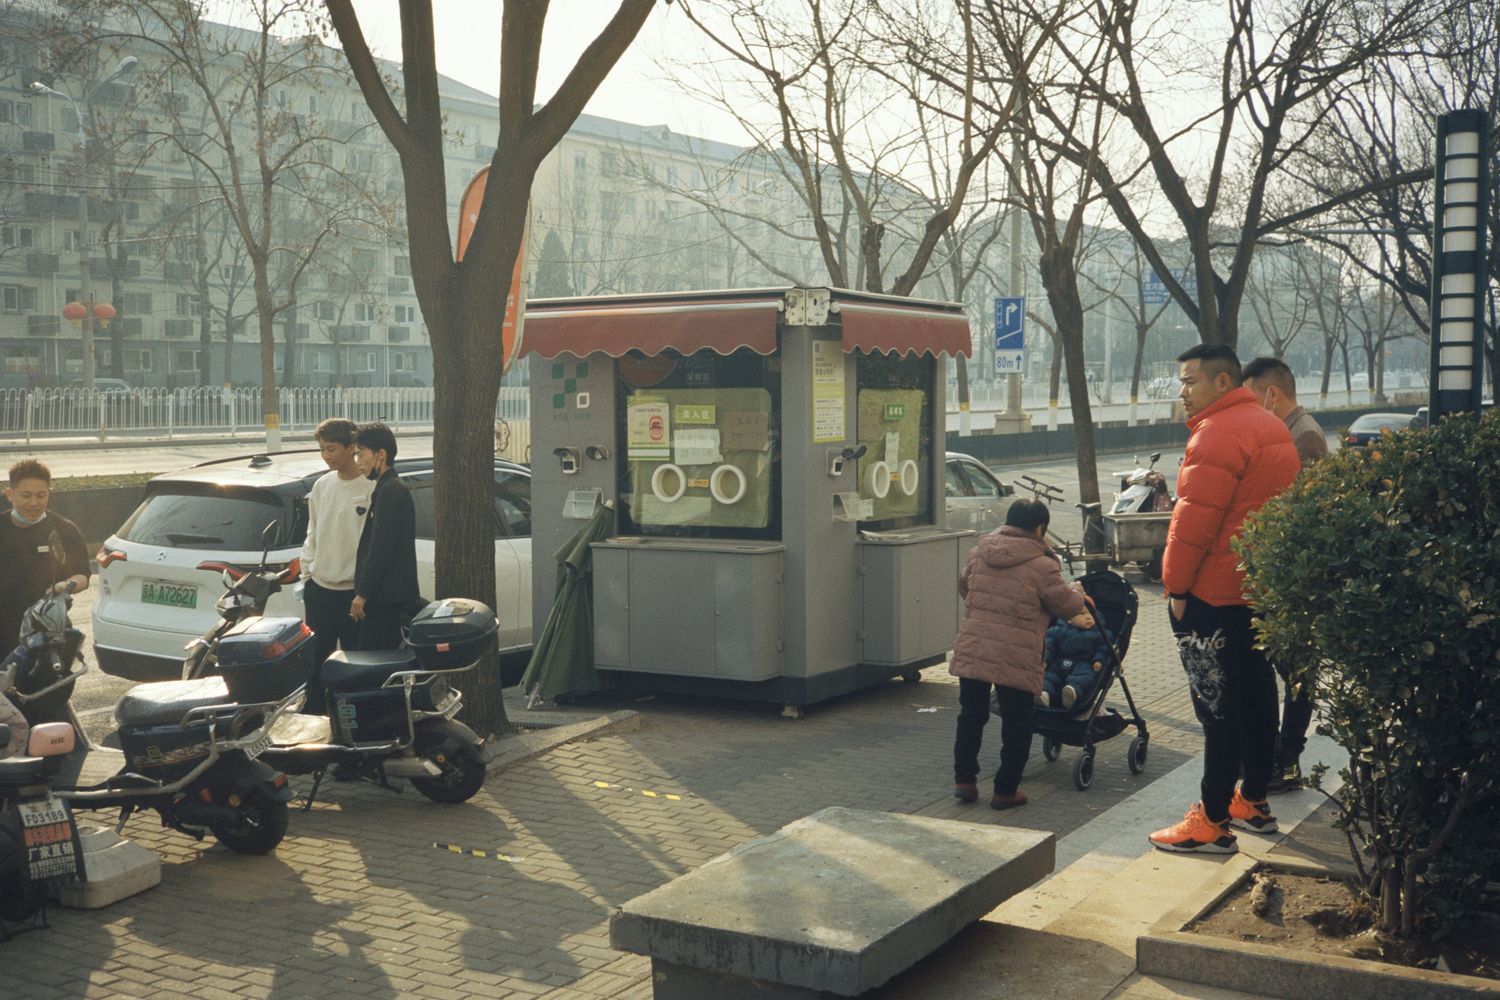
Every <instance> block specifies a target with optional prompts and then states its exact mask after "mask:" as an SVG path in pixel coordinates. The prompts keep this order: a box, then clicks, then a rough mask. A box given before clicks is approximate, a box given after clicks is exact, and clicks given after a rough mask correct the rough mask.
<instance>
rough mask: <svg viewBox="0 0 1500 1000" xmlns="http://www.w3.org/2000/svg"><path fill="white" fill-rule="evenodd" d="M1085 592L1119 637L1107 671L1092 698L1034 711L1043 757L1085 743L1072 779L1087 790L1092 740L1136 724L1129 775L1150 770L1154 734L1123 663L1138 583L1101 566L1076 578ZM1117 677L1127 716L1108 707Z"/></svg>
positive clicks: (1112, 646) (1091, 772) (1111, 649)
mask: <svg viewBox="0 0 1500 1000" xmlns="http://www.w3.org/2000/svg"><path fill="white" fill-rule="evenodd" d="M1078 583H1079V585H1080V586H1082V587H1083V591H1084V593H1086V594H1088V595H1089V597H1091V598H1092V599H1093V601H1094V607H1093V609H1092V610H1093V613H1094V616H1095V619H1096V620H1097V621H1099V622H1102V623H1103V625H1104V626H1105V627H1106V628H1108V629H1109V631H1110V632H1111V633H1113V634H1114V636H1115V641H1114V642H1113V643H1107V645H1108V647H1109V654H1108V655H1107V656H1106V658H1105V659H1106V662H1105V664H1104V669H1103V672H1102V673H1101V674H1100V676H1099V678H1098V680H1097V682H1096V683H1095V684H1094V690H1093V693H1092V694H1091V695H1090V696H1089V698H1088V700H1087V701H1085V702H1082V703H1079V704H1075V705H1074V706H1073V707H1072V708H1041V707H1038V708H1037V710H1036V717H1035V718H1036V723H1035V729H1036V733H1037V735H1039V736H1041V737H1042V756H1043V757H1045V758H1046V759H1047V760H1049V761H1054V760H1057V758H1058V757H1059V756H1061V755H1062V748H1063V747H1064V746H1070V747H1083V753H1082V754H1081V755H1080V756H1079V758H1078V761H1077V763H1076V764H1074V765H1073V784H1074V785H1075V786H1077V788H1078V790H1079V791H1080V792H1081V791H1084V790H1086V789H1087V788H1088V787H1089V786H1090V785H1092V784H1093V783H1094V744H1095V743H1099V742H1101V741H1103V740H1108V739H1113V738H1114V737H1116V736H1118V735H1120V733H1122V732H1124V731H1125V728H1126V727H1127V726H1134V727H1135V729H1136V737H1135V739H1133V740H1131V741H1130V749H1129V750H1128V751H1127V755H1126V758H1125V763H1126V764H1127V766H1129V768H1130V773H1131V774H1140V773H1141V772H1142V771H1144V770H1145V769H1146V751H1147V747H1148V746H1149V744H1150V736H1149V735H1148V734H1147V732H1146V720H1144V719H1142V718H1141V714H1140V712H1138V711H1137V710H1136V707H1135V699H1133V698H1131V697H1130V688H1129V686H1128V685H1126V683H1125V677H1124V674H1123V673H1122V665H1123V663H1124V660H1125V653H1126V651H1127V650H1128V649H1129V648H1130V633H1131V631H1132V630H1133V629H1134V628H1135V619H1136V614H1137V611H1138V610H1139V605H1140V602H1139V600H1138V599H1137V597H1136V594H1135V588H1134V587H1132V586H1131V585H1130V584H1129V583H1127V582H1126V581H1125V578H1124V577H1122V576H1120V575H1119V574H1118V573H1113V572H1111V571H1109V570H1107V569H1106V570H1099V571H1097V572H1094V573H1087V574H1085V575H1084V576H1081V577H1079V578H1078ZM1116 679H1118V680H1119V682H1120V690H1121V691H1122V692H1124V694H1125V703H1126V704H1127V705H1129V706H1130V716H1129V717H1128V718H1127V717H1125V716H1123V715H1121V714H1120V713H1119V711H1118V710H1117V709H1115V708H1106V707H1105V705H1104V699H1105V696H1106V695H1108V694H1109V689H1110V686H1111V685H1112V684H1113V682H1114V681H1115V680H1116Z"/></svg>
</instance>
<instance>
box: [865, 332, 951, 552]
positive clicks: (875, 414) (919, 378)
mask: <svg viewBox="0 0 1500 1000" xmlns="http://www.w3.org/2000/svg"><path fill="white" fill-rule="evenodd" d="M932 368H933V363H932V360H931V359H930V358H923V357H915V356H906V357H901V356H898V355H896V354H860V355H858V369H857V378H858V385H859V387H860V388H859V415H858V420H859V423H858V426H857V430H856V434H857V436H858V440H859V443H860V444H862V445H864V446H865V454H864V457H863V458H861V459H860V461H859V495H860V496H861V497H863V498H865V499H867V500H870V501H871V502H872V503H873V505H874V516H873V517H871V518H870V519H869V520H867V521H862V522H860V526H861V527H863V528H872V529H876V530H884V529H889V528H903V527H910V526H912V525H917V524H931V523H932V488H931V484H929V483H928V482H927V481H926V480H927V473H928V471H929V470H930V469H931V468H932V426H931V420H930V414H929V411H928V407H929V406H930V405H931V399H932Z"/></svg>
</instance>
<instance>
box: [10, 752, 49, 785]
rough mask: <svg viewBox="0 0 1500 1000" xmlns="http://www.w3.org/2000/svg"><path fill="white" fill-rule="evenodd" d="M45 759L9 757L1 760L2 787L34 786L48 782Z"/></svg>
mask: <svg viewBox="0 0 1500 1000" xmlns="http://www.w3.org/2000/svg"><path fill="white" fill-rule="evenodd" d="M46 766H47V759H46V758H45V757H7V758H5V759H4V760H0V785H9V786H12V787H14V786H16V785H34V784H37V783H39V782H42V781H46V780H47V772H46Z"/></svg>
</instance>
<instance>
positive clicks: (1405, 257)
mask: <svg viewBox="0 0 1500 1000" xmlns="http://www.w3.org/2000/svg"><path fill="white" fill-rule="evenodd" d="M1340 96H1341V99H1340V100H1338V101H1326V102H1324V106H1325V109H1326V119H1325V127H1324V128H1323V129H1322V131H1321V132H1320V133H1319V134H1318V136H1317V137H1316V139H1315V141H1314V142H1312V143H1310V144H1309V145H1308V146H1307V148H1306V150H1305V155H1302V156H1299V157H1297V158H1296V159H1294V160H1293V161H1292V162H1291V163H1290V164H1289V166H1290V167H1291V168H1292V169H1291V174H1292V176H1293V177H1294V178H1295V181H1296V182H1297V184H1298V185H1300V187H1301V189H1302V192H1303V195H1302V196H1303V197H1304V198H1305V199H1307V200H1319V199H1328V198H1330V197H1331V196H1332V195H1333V194H1334V193H1335V192H1338V191H1345V190H1359V191H1362V192H1363V193H1362V194H1361V196H1360V197H1358V198H1356V199H1352V200H1349V201H1347V202H1345V203H1343V204H1341V205H1339V206H1338V208H1337V209H1336V210H1335V211H1332V212H1330V213H1328V214H1327V215H1326V216H1324V217H1322V218H1320V219H1317V220H1316V221H1315V223H1314V224H1312V225H1309V226H1305V227H1300V229H1301V231H1302V233H1303V234H1304V235H1305V236H1306V237H1307V238H1309V239H1313V240H1317V241H1319V242H1321V243H1323V244H1325V245H1327V246H1329V247H1331V248H1333V249H1335V250H1336V251H1337V252H1339V253H1342V254H1344V255H1345V256H1346V257H1347V258H1348V259H1349V261H1350V263H1351V264H1353V265H1354V266H1355V267H1357V268H1358V269H1359V270H1360V271H1361V272H1363V274H1364V275H1365V276H1366V277H1367V278H1368V280H1370V281H1374V282H1378V283H1379V284H1381V285H1383V286H1385V287H1386V288H1387V289H1388V290H1389V292H1390V294H1391V296H1392V299H1393V301H1394V302H1396V303H1397V304H1398V305H1399V306H1400V307H1401V308H1402V309H1403V310H1404V311H1405V313H1406V316H1407V318H1408V319H1409V320H1410V322H1411V323H1412V324H1414V325H1415V327H1416V329H1417V330H1419V331H1421V332H1423V333H1424V334H1425V333H1427V331H1428V327H1429V325H1430V323H1431V308H1432V303H1431V296H1432V215H1433V201H1432V185H1431V184H1430V183H1429V182H1428V181H1429V180H1430V177H1431V172H1432V165H1433V157H1434V151H1435V149H1436V145H1437V138H1436V124H1437V119H1438V118H1439V117H1440V116H1441V115H1443V114H1445V113H1447V112H1449V111H1453V110H1456V109H1459V108H1477V109H1479V110H1481V111H1484V112H1485V113H1486V114H1487V115H1488V116H1489V119H1490V121H1491V122H1495V121H1497V120H1500V7H1496V5H1495V4H1493V3H1489V2H1486V0H1465V2H1462V3H1457V4H1453V5H1451V6H1447V5H1445V7H1444V8H1443V11H1442V16H1440V17H1439V18H1438V19H1437V20H1436V21H1434V22H1433V23H1432V25H1431V26H1430V29H1429V31H1428V32H1427V34H1426V36H1425V37H1424V38H1423V40H1422V44H1421V46H1420V48H1419V49H1418V51H1416V52H1415V53H1413V54H1410V55H1406V56H1403V57H1402V58H1385V59H1381V60H1379V61H1377V62H1375V63H1373V64H1372V65H1371V66H1370V67H1369V72H1368V73H1367V74H1366V75H1365V76H1364V77H1363V78H1362V79H1361V80H1359V81H1358V84H1357V85H1356V86H1353V87H1351V88H1349V89H1348V90H1347V91H1346V92H1344V93H1343V94H1342V95H1340ZM1490 141H1491V144H1492V145H1491V149H1490V151H1489V156H1490V160H1491V162H1494V161H1495V158H1496V157H1497V155H1500V128H1496V127H1493V126H1492V128H1491V131H1490ZM1392 174H1408V175H1413V174H1414V175H1416V176H1418V177H1420V178H1421V181H1420V182H1415V183H1411V184H1406V185H1401V186H1396V187H1391V186H1383V185H1381V184H1379V183H1378V180H1379V179H1380V178H1382V177H1385V176H1389V175H1392ZM1490 185H1491V186H1490V190H1489V197H1488V202H1489V220H1488V222H1489V229H1490V232H1492V233H1500V170H1491V173H1490ZM1488 272H1489V274H1490V276H1491V280H1492V281H1493V280H1500V239H1495V240H1492V241H1491V243H1490V247H1489V261H1488ZM1486 326H1487V331H1488V332H1487V336H1486V342H1485V349H1486V353H1487V354H1488V356H1489V363H1490V371H1491V372H1494V371H1495V370H1496V362H1497V347H1500V342H1497V336H1500V334H1497V329H1496V324H1495V317H1494V315H1493V312H1491V315H1490V316H1489V317H1488V322H1487V324H1486Z"/></svg>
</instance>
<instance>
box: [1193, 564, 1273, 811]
mask: <svg viewBox="0 0 1500 1000" xmlns="http://www.w3.org/2000/svg"><path fill="white" fill-rule="evenodd" d="M1169 615H1170V612H1169ZM1253 616H1254V612H1253V611H1252V610H1251V609H1250V608H1248V607H1246V606H1244V605H1226V606H1223V607H1218V606H1215V605H1212V604H1208V603H1205V602H1204V601H1201V600H1199V599H1198V598H1196V597H1194V596H1192V595H1191V594H1189V595H1188V598H1187V608H1186V609H1185V610H1184V612H1183V615H1182V617H1181V618H1180V619H1179V618H1175V617H1173V618H1172V633H1173V635H1175V636H1176V637H1177V652H1178V655H1180V656H1181V657H1182V667H1183V669H1184V670H1185V671H1187V677H1188V688H1189V690H1190V691H1191V692H1192V698H1193V711H1194V713H1195V714H1196V715H1197V716H1198V721H1199V722H1200V723H1202V725H1203V783H1202V786H1201V788H1202V794H1203V811H1204V812H1205V813H1206V814H1207V815H1208V818H1209V819H1211V820H1216V821H1222V820H1225V819H1228V818H1229V800H1230V799H1231V798H1232V797H1233V795H1234V783H1235V779H1236V778H1237V777H1239V776H1240V774H1241V773H1243V774H1244V783H1243V785H1242V786H1241V789H1240V791H1241V792H1242V793H1243V794H1244V796H1245V798H1247V799H1250V800H1251V801H1252V802H1257V801H1260V800H1261V799H1264V798H1265V797H1266V786H1267V785H1268V784H1269V783H1270V780H1271V769H1272V763H1273V761H1274V758H1275V754H1276V702H1277V697H1276V677H1275V674H1274V673H1273V672H1272V670H1271V665H1270V663H1268V662H1267V661H1266V657H1265V654H1264V653H1262V652H1261V651H1260V650H1258V649H1256V648H1255V632H1254V618H1253Z"/></svg>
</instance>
